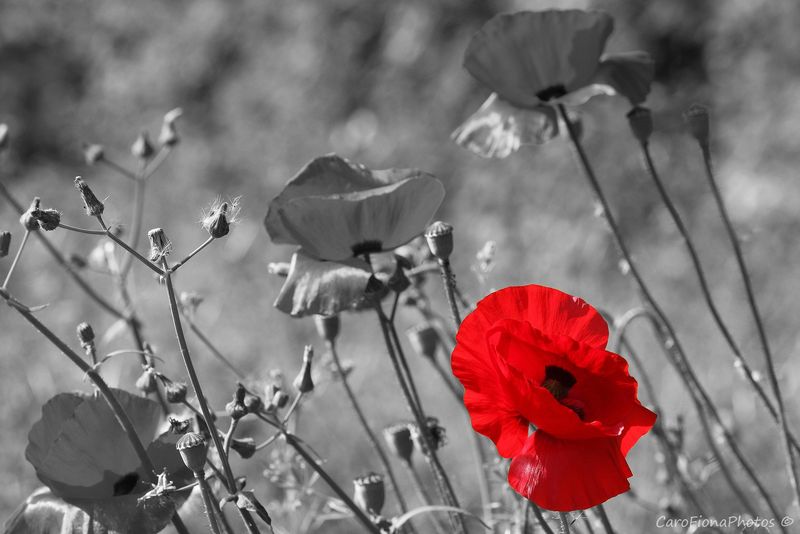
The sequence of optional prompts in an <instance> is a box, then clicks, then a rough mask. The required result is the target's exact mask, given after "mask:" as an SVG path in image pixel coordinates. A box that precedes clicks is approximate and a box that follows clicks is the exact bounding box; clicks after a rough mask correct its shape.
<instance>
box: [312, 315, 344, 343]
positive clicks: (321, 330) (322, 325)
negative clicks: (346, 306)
mask: <svg viewBox="0 0 800 534" xmlns="http://www.w3.org/2000/svg"><path fill="white" fill-rule="evenodd" d="M314 325H316V327H317V334H319V337H321V338H322V339H324V340H325V341H328V342H330V343H333V342H334V341H336V338H337V337H338V336H339V326H340V321H339V316H338V315H329V316H326V315H315V316H314Z"/></svg>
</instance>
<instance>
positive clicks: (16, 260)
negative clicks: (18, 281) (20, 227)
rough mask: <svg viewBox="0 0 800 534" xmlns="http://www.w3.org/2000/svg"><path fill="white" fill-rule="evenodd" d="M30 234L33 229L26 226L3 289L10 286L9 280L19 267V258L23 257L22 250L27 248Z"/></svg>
mask: <svg viewBox="0 0 800 534" xmlns="http://www.w3.org/2000/svg"><path fill="white" fill-rule="evenodd" d="M30 235H31V231H30V230H28V229H27V228H26V229H25V233H24V234H23V235H22V241H20V243H19V248H18V249H17V253H16V254H15V255H14V261H13V262H11V267H9V268H8V273H6V279H5V280H3V285H2V289H5V288H7V287H8V282H9V281H10V280H11V275H12V274H14V269H16V268H17V263H19V259H20V258H21V257H22V251H23V250H24V249H25V244H26V243H27V242H28V237H30Z"/></svg>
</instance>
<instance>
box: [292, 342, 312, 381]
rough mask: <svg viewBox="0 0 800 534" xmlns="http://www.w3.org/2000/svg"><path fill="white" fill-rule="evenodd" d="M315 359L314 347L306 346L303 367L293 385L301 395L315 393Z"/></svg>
mask: <svg viewBox="0 0 800 534" xmlns="http://www.w3.org/2000/svg"><path fill="white" fill-rule="evenodd" d="M313 358H314V347H312V346H311V345H306V348H305V351H304V352H303V366H302V367H301V368H300V373H298V375H297V378H295V379H294V382H292V385H294V387H295V389H297V391H299V392H300V393H309V392H310V391H314V381H313V380H312V379H311V360H312V359H313Z"/></svg>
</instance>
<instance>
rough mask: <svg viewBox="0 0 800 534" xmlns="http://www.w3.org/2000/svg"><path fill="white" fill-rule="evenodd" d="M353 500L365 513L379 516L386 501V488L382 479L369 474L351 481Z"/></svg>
mask: <svg viewBox="0 0 800 534" xmlns="http://www.w3.org/2000/svg"><path fill="white" fill-rule="evenodd" d="M353 487H354V491H353V500H354V501H355V503H356V504H357V505H358V506H359V508H361V509H362V510H364V511H365V512H367V513H370V514H372V515H380V513H381V510H382V509H383V504H384V502H385V501H386V486H385V484H384V482H383V477H382V476H381V475H378V474H376V473H370V474H368V475H366V476H363V477H358V478H356V479H354V480H353Z"/></svg>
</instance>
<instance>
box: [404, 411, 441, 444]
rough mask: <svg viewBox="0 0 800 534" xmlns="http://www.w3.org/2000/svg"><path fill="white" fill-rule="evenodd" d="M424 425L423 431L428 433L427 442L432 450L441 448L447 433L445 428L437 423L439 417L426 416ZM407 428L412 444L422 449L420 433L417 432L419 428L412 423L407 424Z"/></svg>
mask: <svg viewBox="0 0 800 534" xmlns="http://www.w3.org/2000/svg"><path fill="white" fill-rule="evenodd" d="M425 426H426V429H425V431H426V432H427V433H428V442H429V443H430V444H431V446H432V447H433V448H434V450H438V449H441V448H442V447H444V446H445V445H446V444H447V434H446V431H445V428H444V427H443V426H440V425H439V419H437V418H436V417H430V416H428V417H426V418H425ZM409 429H410V430H411V439H412V440H413V441H414V444H415V445H416V446H417V447H419V449H420V450H422V445H423V443H422V435H421V434H420V432H419V428H418V427H417V425H415V424H413V423H412V424H410V425H409Z"/></svg>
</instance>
